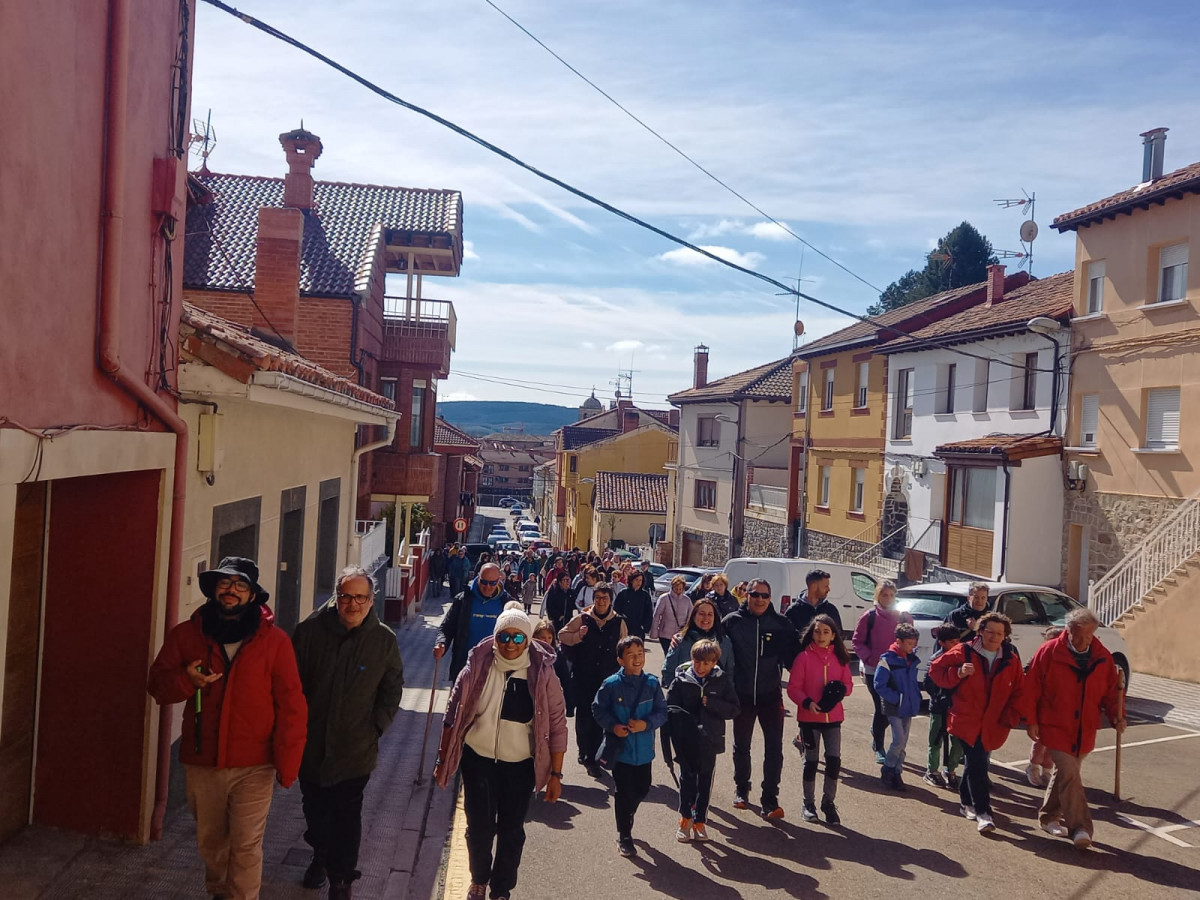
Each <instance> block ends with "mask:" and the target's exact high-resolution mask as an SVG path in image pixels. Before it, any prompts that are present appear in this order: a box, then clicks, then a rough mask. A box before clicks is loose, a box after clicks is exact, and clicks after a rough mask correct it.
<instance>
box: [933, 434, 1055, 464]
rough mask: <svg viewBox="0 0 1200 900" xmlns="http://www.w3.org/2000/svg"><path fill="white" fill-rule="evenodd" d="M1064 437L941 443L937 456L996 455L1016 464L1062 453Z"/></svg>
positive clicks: (1006, 437)
mask: <svg viewBox="0 0 1200 900" xmlns="http://www.w3.org/2000/svg"><path fill="white" fill-rule="evenodd" d="M1062 447H1063V442H1062V438H1060V437H1057V436H1056V435H1052V434H989V435H986V436H984V437H977V438H969V439H968V440H965V441H953V442H951V443H949V444H940V445H938V447H937V448H936V449H935V450H934V451H933V452H934V455H935V456H939V457H940V456H994V457H997V458H998V460H997V461H999V460H1006V461H1014V460H1018V459H1028V458H1029V457H1033V456H1050V455H1052V454H1057V453H1059V452H1061V451H1062Z"/></svg>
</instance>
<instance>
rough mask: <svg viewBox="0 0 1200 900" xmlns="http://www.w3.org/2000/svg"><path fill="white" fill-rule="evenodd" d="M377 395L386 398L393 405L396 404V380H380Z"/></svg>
mask: <svg viewBox="0 0 1200 900" xmlns="http://www.w3.org/2000/svg"><path fill="white" fill-rule="evenodd" d="M379 393H381V394H383V396H385V397H387V398H388V399H389V400H391V401H392V402H393V403H395V402H396V379H395V378H380V379H379Z"/></svg>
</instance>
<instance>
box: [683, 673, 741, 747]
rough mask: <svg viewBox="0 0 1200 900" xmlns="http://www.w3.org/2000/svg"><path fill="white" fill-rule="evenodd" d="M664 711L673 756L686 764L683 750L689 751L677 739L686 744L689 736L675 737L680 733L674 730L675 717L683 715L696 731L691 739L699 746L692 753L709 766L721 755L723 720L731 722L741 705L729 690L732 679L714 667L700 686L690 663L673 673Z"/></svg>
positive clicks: (723, 740) (733, 692)
mask: <svg viewBox="0 0 1200 900" xmlns="http://www.w3.org/2000/svg"><path fill="white" fill-rule="evenodd" d="M705 700H707V701H708V702H707V703H706V702H705ZM667 709H668V711H669V712H670V721H671V723H672V731H671V740H672V742H673V743H675V747H676V752H677V754H678V755H680V756H683V757H684V761H687V750H688V749H691V748H684V747H681V746H680V743H681V739H682V740H683V741H687V740H688V737H689V736H688V735H684V734H676V733H675V732H676V731H682V729H677V728H675V727H674V726H675V724H676V721H677V719H678V717H679V716H680V715H685V716H687V717H688V718H689V719H690V720H691V723H693V724H694V727H695V729H696V734H695V738H697V739H698V743H699V744H700V746H698V747H696V748H695V749H696V750H697V751H699V753H698V755H699V757H700V759H702V760H704V761H706V762H711V761H712V760H713V759H715V758H716V756H717V755H718V754H721V753H724V752H725V720H726V719H732V718H734V716H736V715H737V714H738V713H739V712H740V711H741V704H739V703H738V698H737V691H735V690H734V688H733V678H732V677H730V675H729V673H727V672H726V671H724V670H723V669H722V668H721V667H720V666H719V665H717V666H714V667H713V670H712V671H711V672H709V673H708V677H707V678H705V679H704V681H703V682H701V681H700V679H699V678H697V677H696V673H695V672H694V671H693V670H692V664H691V662H686V663H684V664H683V665H681V666H679V667H678V668H677V669H676V670H675V672H674V673H673V677H672V679H671V689H670V690H669V691H668V692H667Z"/></svg>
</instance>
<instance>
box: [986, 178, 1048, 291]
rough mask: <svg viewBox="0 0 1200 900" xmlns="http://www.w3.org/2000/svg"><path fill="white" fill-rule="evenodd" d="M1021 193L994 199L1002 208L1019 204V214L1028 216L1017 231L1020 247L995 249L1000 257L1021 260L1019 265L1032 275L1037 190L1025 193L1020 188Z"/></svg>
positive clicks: (1036, 232)
mask: <svg viewBox="0 0 1200 900" xmlns="http://www.w3.org/2000/svg"><path fill="white" fill-rule="evenodd" d="M1021 194H1022V196H1021V197H1018V198H1013V199H1008V200H996V201H995V202H996V203H997V204H998V205H999V206H1000V207H1001V208H1002V209H1012V208H1013V207H1017V206H1019V207H1020V208H1021V215H1023V216H1024V215H1027V216H1029V218H1027V219H1026V220H1025V221H1024V222H1022V223H1021V228H1020V231H1018V232H1017V234H1018V237H1019V238H1020V240H1021V249H1020V250H998V251H996V255H997V256H998V257H1000V258H1001V259H1013V258H1015V259H1019V260H1020V261H1021V262H1020V266H1022V267H1024V268H1027V269H1028V270H1029V274H1030V276H1032V275H1033V242H1034V241H1035V240H1036V239H1037V236H1038V226H1037V221H1036V216H1037V192H1036V191H1035V192H1034V193H1032V194H1027V193H1025V189H1024V188H1022V189H1021Z"/></svg>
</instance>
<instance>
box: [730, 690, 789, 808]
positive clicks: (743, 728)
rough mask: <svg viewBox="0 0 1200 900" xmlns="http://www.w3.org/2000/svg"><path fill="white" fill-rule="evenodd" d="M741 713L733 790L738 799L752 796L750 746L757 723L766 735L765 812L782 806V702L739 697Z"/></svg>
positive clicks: (737, 721) (735, 740) (771, 698)
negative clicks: (780, 795)
mask: <svg viewBox="0 0 1200 900" xmlns="http://www.w3.org/2000/svg"><path fill="white" fill-rule="evenodd" d="M738 699H739V700H740V701H741V704H742V710H741V712H739V713H738V714H737V715H736V716H735V717H734V719H733V786H734V788H735V789H736V790H737V794H738V796H739V797H749V796H750V745H751V742H752V739H753V737H754V723H755V721H757V722H758V726H759V727H760V728H761V729H762V733H763V778H762V808H763V809H764V810H768V811H769V810H772V809H774V808H775V807H776V806H778V805H779V779H780V776H782V775H783V698H782V696H781V695H780V694H772V695H771V696H769V697H759V698H758V703H757V704H756V703H755V702H754V700H753V698H751V697H739V698H738Z"/></svg>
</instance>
